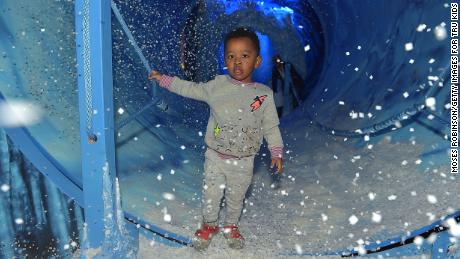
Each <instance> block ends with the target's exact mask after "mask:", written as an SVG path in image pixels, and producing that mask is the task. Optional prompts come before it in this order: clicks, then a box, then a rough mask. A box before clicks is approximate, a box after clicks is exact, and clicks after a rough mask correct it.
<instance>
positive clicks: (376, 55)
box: [304, 0, 450, 130]
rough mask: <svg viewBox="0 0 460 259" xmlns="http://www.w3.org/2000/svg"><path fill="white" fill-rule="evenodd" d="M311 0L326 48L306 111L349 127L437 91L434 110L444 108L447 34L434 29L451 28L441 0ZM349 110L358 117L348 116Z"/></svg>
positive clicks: (385, 116)
mask: <svg viewBox="0 0 460 259" xmlns="http://www.w3.org/2000/svg"><path fill="white" fill-rule="evenodd" d="M309 2H310V3H311V5H312V7H313V9H314V10H315V11H316V13H317V15H318V17H319V19H320V21H321V26H322V29H323V31H324V37H325V45H326V46H325V53H326V55H325V60H324V67H323V68H322V71H321V73H320V76H319V80H318V83H317V84H316V85H315V87H314V90H313V92H312V94H311V95H310V97H309V99H308V101H307V102H306V104H305V106H304V112H306V113H309V114H311V116H312V117H313V118H314V120H317V121H318V122H320V123H321V124H324V125H326V126H328V127H330V128H335V129H347V130H353V129H358V128H360V127H365V126H370V125H372V124H375V123H377V122H380V121H384V120H386V119H388V118H390V117H392V116H394V115H395V114H397V113H399V112H401V111H403V110H404V109H407V108H409V107H412V106H413V105H414V104H424V103H425V99H426V98H427V97H435V96H436V95H437V96H436V97H437V98H436V104H437V106H436V111H435V112H437V113H439V114H442V113H445V112H446V109H445V108H444V105H445V104H446V102H447V100H446V97H447V94H448V92H449V91H448V89H447V88H448V87H443V86H444V85H448V80H449V73H448V71H449V67H450V63H449V55H448V54H449V41H448V40H447V39H446V38H445V37H444V38H443V37H439V38H437V37H436V33H437V34H440V35H442V31H443V30H444V31H449V30H450V28H449V24H445V21H448V18H449V17H448V14H449V12H448V9H447V7H446V6H444V4H443V3H440V2H436V1H407V2H406V1H404V2H403V1H396V0H393V1H383V0H382V1H366V0H362V1H359V3H357V2H356V1H353V2H352V1H337V0H335V1H327V2H326V1H315V0H311V1H309ZM422 24H425V25H426V26H424V28H423V30H421V31H417V28H418V27H419V26H420V25H422ZM407 43H411V44H412V46H413V49H411V50H410V51H406V49H405V46H406V44H407ZM411 60H413V63H412V61H411ZM439 92H441V93H440V94H439ZM339 102H343V104H340V103H339ZM377 106H380V108H381V109H380V108H378V107H377ZM352 111H353V112H354V113H363V115H364V118H360V117H359V114H358V118H356V119H354V118H351V115H350V113H351V112H352ZM369 113H370V114H369ZM368 115H371V117H369V116H368Z"/></svg>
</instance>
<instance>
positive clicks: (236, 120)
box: [148, 28, 283, 251]
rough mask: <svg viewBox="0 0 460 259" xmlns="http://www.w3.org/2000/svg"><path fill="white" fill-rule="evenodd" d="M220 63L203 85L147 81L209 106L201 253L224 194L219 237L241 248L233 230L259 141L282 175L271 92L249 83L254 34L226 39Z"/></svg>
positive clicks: (239, 32) (255, 58)
mask: <svg viewBox="0 0 460 259" xmlns="http://www.w3.org/2000/svg"><path fill="white" fill-rule="evenodd" d="M224 56H225V57H224V58H225V65H226V67H227V70H228V74H229V75H218V76H216V77H215V78H214V79H213V80H211V81H209V82H207V83H199V84H198V83H193V82H188V81H184V80H181V79H179V78H178V77H171V76H167V75H162V74H160V73H159V72H158V71H155V70H153V71H152V72H151V73H150V74H149V77H148V78H149V80H152V79H156V80H157V81H158V82H159V85H160V86H161V87H164V88H166V89H168V90H169V91H171V92H174V93H176V94H179V95H181V96H184V97H188V98H192V99H195V100H199V101H204V102H206V103H207V104H208V105H209V106H210V117H209V120H208V125H207V129H206V136H205V143H206V145H207V150H206V152H205V163H204V183H203V199H202V203H203V207H202V213H203V224H202V226H201V228H200V229H198V230H197V231H196V232H195V237H194V239H193V246H194V248H195V249H197V250H199V251H202V250H204V249H206V248H207V247H208V246H209V244H210V242H211V238H212V237H213V236H214V235H216V234H217V233H218V232H219V224H218V214H219V210H220V201H221V199H222V197H223V196H224V190H225V204H226V215H225V221H224V224H223V234H224V237H225V238H226V240H227V242H228V245H229V246H230V247H231V248H235V249H241V248H243V247H244V238H243V236H242V235H241V233H240V231H239V229H238V221H239V217H240V214H241V209H242V208H243V200H244V197H245V194H246V191H247V189H248V187H249V185H250V183H251V180H252V175H253V167H254V156H255V155H256V153H257V152H258V151H259V149H260V145H261V144H262V140H263V138H265V140H266V141H267V143H268V148H269V150H270V153H271V166H270V167H271V168H273V166H276V168H277V171H278V173H279V174H281V173H282V153H283V141H282V139H281V134H280V130H279V128H278V124H279V120H278V115H277V112H276V107H275V103H274V100H273V92H272V90H271V89H270V88H269V87H267V86H265V85H263V84H259V83H256V82H253V81H252V74H253V72H254V70H255V69H256V68H258V67H259V66H260V64H261V62H262V58H261V56H260V44H259V39H258V37H257V34H255V33H254V32H253V31H251V30H249V29H247V28H238V29H236V30H233V31H231V32H230V33H228V34H227V35H226V36H225V40H224Z"/></svg>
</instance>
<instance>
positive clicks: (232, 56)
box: [227, 55, 235, 59]
mask: <svg viewBox="0 0 460 259" xmlns="http://www.w3.org/2000/svg"><path fill="white" fill-rule="evenodd" d="M227 58H228V59H233V58H235V56H234V55H228V56H227Z"/></svg>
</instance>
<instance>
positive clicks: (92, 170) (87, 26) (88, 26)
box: [69, 0, 116, 248]
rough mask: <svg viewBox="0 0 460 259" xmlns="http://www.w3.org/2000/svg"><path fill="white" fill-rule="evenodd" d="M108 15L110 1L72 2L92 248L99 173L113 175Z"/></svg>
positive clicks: (97, 233) (99, 208)
mask: <svg viewBox="0 0 460 259" xmlns="http://www.w3.org/2000/svg"><path fill="white" fill-rule="evenodd" d="M110 11H111V9H110V0H98V1H94V0H76V1H75V14H76V15H75V19H76V25H75V26H76V33H77V38H76V41H77V64H78V66H77V72H78V93H79V110H80V134H81V159H82V178H83V198H84V215H85V222H86V224H87V231H88V232H87V238H88V240H87V241H88V242H89V246H90V247H91V248H98V247H101V245H102V243H103V241H104V216H105V215H104V200H103V171H104V169H105V170H107V169H108V171H109V174H110V179H111V180H113V179H114V177H115V175H116V172H115V140H114V109H113V92H112V35H111V12H110ZM69 152H72V151H70V150H69ZM103 168H104V169H103ZM112 194H113V193H112ZM112 200H113V199H112ZM112 208H113V206H112ZM109 213H111V214H112V215H115V211H114V210H113V211H112V212H109Z"/></svg>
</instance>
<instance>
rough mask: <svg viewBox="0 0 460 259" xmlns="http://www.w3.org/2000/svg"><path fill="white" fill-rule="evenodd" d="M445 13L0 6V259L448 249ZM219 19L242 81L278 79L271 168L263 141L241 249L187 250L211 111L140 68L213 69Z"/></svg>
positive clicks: (215, 3)
mask: <svg viewBox="0 0 460 259" xmlns="http://www.w3.org/2000/svg"><path fill="white" fill-rule="evenodd" d="M452 7H453V4H451V3H447V2H446V3H444V2H439V1H429V0H426V1H424V0H419V1H399V0H355V1H351V0H342V1H339V0H327V1H324V0H305V1H300V0H298V1H297V0H267V1H255V0H238V1H227V0H196V1H148V0H135V1H121V0H113V1H109V0H101V1H92V0H91V1H90V0H35V1H13V0H2V1H1V2H0V39H1V40H0V53H1V57H0V190H1V191H0V257H1V258H23V257H28V256H35V257H37V258H73V257H75V256H80V257H82V258H92V257H93V256H96V257H97V256H99V257H103V258H105V257H106V258H136V257H138V258H291V257H294V256H302V257H305V258H309V257H320V258H321V257H322V256H324V258H327V257H332V258H335V257H352V256H366V257H379V258H381V257H391V258H395V257H397V258H399V257H406V258H420V257H428V256H431V258H460V245H459V242H460V239H459V237H460V223H459V222H460V210H459V209H460V207H459V204H460V203H459V202H458V201H459V199H460V191H459V189H460V183H459V179H458V174H457V173H455V172H453V171H452V170H451V151H452V148H451V143H452V141H453V140H454V139H453V138H452V137H451V130H450V129H451V117H450V116H451V111H454V107H455V109H456V105H454V104H453V103H451V84H453V83H454V82H452V81H453V80H452V79H451V73H452V67H451V58H452V57H453V56H456V55H454V54H453V53H451V39H453V38H454V36H453V35H451V29H452V28H451V11H452ZM237 27H250V28H251V29H253V30H254V31H256V32H257V35H258V36H259V40H260V44H261V57H262V65H261V66H260V67H259V68H258V69H257V70H256V71H255V73H254V79H255V81H257V82H259V83H262V84H265V85H267V86H269V87H271V88H272V89H275V85H276V82H275V79H274V78H276V76H277V74H278V75H279V74H280V73H284V72H286V73H285V74H283V77H282V78H283V79H282V80H284V81H283V82H284V83H286V85H288V86H290V88H285V90H284V93H283V104H284V106H283V108H282V111H280V113H279V116H280V125H279V127H280V130H281V135H282V137H283V141H284V153H283V167H284V172H283V174H282V175H281V176H277V175H276V173H274V172H273V170H272V169H270V151H269V149H268V148H267V143H265V142H264V143H263V144H262V147H261V149H260V151H259V153H258V154H257V155H256V158H255V162H254V175H253V178H252V184H251V185H250V187H249V189H248V191H247V193H246V199H245V201H244V207H243V211H242V215H241V218H240V228H241V231H242V233H243V234H244V236H245V239H246V247H245V248H244V249H242V250H232V249H230V248H228V247H227V245H226V244H225V240H224V238H223V237H222V236H217V237H216V240H215V242H214V241H213V243H212V244H211V246H210V247H209V248H208V249H207V250H206V251H205V252H202V253H198V252H196V251H194V250H193V249H191V248H190V246H191V242H192V237H193V234H194V232H195V230H196V229H197V228H198V227H199V225H200V224H201V221H202V218H201V206H202V205H201V203H202V185H203V164H204V152H205V151H206V144H205V142H204V137H205V132H206V122H207V119H208V117H209V113H210V111H209V107H208V106H207V105H206V104H205V103H204V102H199V101H195V100H192V99H188V98H184V97H181V96H179V95H175V94H173V93H171V92H169V91H168V90H166V89H164V88H162V87H160V86H159V85H158V83H156V82H155V81H154V80H153V81H150V80H148V79H147V76H148V74H149V72H150V71H152V70H153V69H155V70H158V71H160V72H161V73H164V74H167V75H171V76H178V77H179V78H182V79H186V80H189V81H194V82H198V83H202V82H208V81H210V80H212V79H213V78H215V77H216V75H220V74H227V73H228V72H227V68H226V67H225V64H224V60H223V55H224V47H223V38H224V36H225V35H226V33H228V32H229V31H231V30H232V29H235V28H237ZM279 66H282V67H283V69H284V70H283V71H284V72H280V70H277V69H278V67H279ZM286 89H288V90H286ZM289 91H291V92H289ZM280 107H281V106H280ZM224 203H225V202H223V204H224ZM223 211H225V207H224V210H223ZM96 254H97V255H96Z"/></svg>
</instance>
